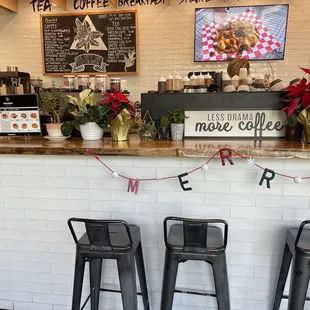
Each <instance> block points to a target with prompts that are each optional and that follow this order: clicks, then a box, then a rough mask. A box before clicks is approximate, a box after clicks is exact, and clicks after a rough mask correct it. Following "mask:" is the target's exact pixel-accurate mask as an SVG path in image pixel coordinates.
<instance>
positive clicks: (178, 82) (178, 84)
mask: <svg viewBox="0 0 310 310" xmlns="http://www.w3.org/2000/svg"><path fill="white" fill-rule="evenodd" d="M173 90H175V91H180V90H182V77H181V76H180V75H179V74H178V73H177V74H176V76H175V77H174V79H173Z"/></svg>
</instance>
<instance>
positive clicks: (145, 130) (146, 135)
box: [138, 121, 157, 140]
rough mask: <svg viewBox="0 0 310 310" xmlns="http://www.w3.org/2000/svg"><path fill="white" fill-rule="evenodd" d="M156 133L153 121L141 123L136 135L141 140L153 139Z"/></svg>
mask: <svg viewBox="0 0 310 310" xmlns="http://www.w3.org/2000/svg"><path fill="white" fill-rule="evenodd" d="M156 133H157V130H156V126H155V123H154V121H149V122H147V121H143V122H142V124H141V126H140V128H139V131H138V135H139V137H140V139H142V140H149V139H150V140H152V139H155V136H156Z"/></svg>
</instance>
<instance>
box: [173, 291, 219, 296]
mask: <svg viewBox="0 0 310 310" xmlns="http://www.w3.org/2000/svg"><path fill="white" fill-rule="evenodd" d="M174 292H175V293H181V294H188V295H199V296H210V297H216V296H217V295H216V294H215V293H205V292H193V291H186V290H174Z"/></svg>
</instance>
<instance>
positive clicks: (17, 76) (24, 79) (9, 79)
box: [0, 71, 31, 95]
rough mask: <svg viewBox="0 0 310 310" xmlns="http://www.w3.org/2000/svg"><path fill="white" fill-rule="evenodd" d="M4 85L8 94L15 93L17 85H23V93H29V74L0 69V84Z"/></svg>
mask: <svg viewBox="0 0 310 310" xmlns="http://www.w3.org/2000/svg"><path fill="white" fill-rule="evenodd" d="M3 84H4V85H6V93H7V94H8V95H12V94H17V87H18V86H20V85H23V87H24V94H31V84H30V74H29V73H26V72H19V71H4V72H1V71H0V86H2V85H3Z"/></svg>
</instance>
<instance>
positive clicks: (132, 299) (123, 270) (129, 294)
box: [117, 253, 138, 310]
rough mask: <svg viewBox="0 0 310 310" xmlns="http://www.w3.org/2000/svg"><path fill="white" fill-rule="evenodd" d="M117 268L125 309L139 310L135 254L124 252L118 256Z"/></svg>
mask: <svg viewBox="0 0 310 310" xmlns="http://www.w3.org/2000/svg"><path fill="white" fill-rule="evenodd" d="M117 269H118V275H119V281H120V285H121V294H122V300H123V309H124V310H138V300H137V283H136V269H135V260H134V255H132V254H131V253H129V254H122V255H119V256H118V257H117Z"/></svg>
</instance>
